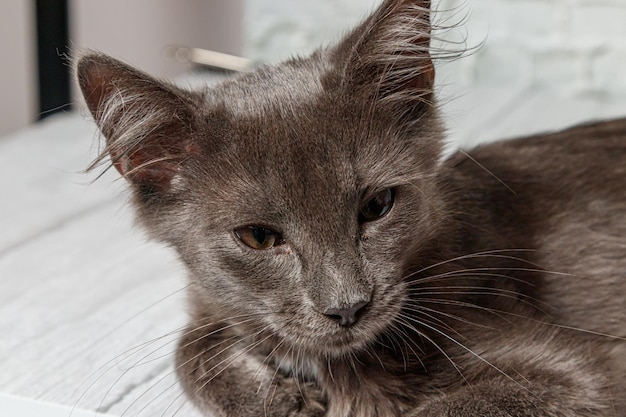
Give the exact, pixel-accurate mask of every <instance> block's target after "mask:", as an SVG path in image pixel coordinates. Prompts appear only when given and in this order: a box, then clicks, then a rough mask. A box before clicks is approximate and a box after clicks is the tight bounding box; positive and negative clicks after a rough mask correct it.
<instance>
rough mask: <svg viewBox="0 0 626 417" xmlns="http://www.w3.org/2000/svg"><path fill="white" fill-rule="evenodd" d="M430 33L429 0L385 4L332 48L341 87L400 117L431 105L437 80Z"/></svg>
mask: <svg viewBox="0 0 626 417" xmlns="http://www.w3.org/2000/svg"><path fill="white" fill-rule="evenodd" d="M431 29H432V28H431V23H430V1H427V0H385V1H384V2H383V3H382V4H381V6H380V7H379V8H378V9H377V10H376V11H375V12H374V13H373V14H372V15H371V16H370V17H369V18H368V19H367V20H366V21H365V22H363V23H362V24H361V25H360V26H359V27H357V28H356V29H355V30H354V31H353V32H352V33H351V34H350V35H349V36H348V37H347V38H346V39H344V41H343V42H342V43H341V44H340V45H339V46H338V47H337V48H336V50H335V51H336V53H337V56H338V57H339V60H340V62H342V63H343V65H344V70H343V76H342V80H344V82H346V83H347V84H346V85H344V87H345V88H346V89H347V90H348V91H356V92H363V93H365V94H368V95H369V96H370V98H373V99H375V100H377V101H378V102H379V103H380V104H382V105H385V106H391V107H393V108H394V110H395V111H399V112H401V113H403V114H404V113H406V112H411V111H413V110H414V109H415V108H416V107H418V106H421V105H423V104H429V103H430V102H431V100H432V96H433V84H434V79H435V68H434V65H433V62H432V58H431V56H430V52H429V50H430V39H431ZM372 94H374V97H371V95H372Z"/></svg>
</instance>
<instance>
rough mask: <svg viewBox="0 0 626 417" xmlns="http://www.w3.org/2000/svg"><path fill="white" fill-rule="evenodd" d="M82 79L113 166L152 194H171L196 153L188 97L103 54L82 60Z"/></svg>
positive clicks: (104, 155) (100, 158)
mask: <svg viewBox="0 0 626 417" xmlns="http://www.w3.org/2000/svg"><path fill="white" fill-rule="evenodd" d="M77 76H78V82H79V85H80V88H81V90H82V93H83V96H84V98H85V101H86V102H87V106H88V108H89V111H90V112H91V114H92V115H93V117H94V119H95V121H96V123H97V124H98V126H99V128H100V130H101V131H102V134H103V135H104V136H105V138H106V149H105V152H103V153H102V154H101V155H100V157H99V158H98V159H97V160H96V161H95V162H94V164H92V166H91V168H93V167H94V166H96V165H98V164H99V163H101V162H102V161H103V159H104V158H105V157H106V154H107V153H108V154H109V156H110V158H111V161H112V164H113V166H115V168H116V169H117V170H118V171H119V172H120V174H122V176H124V177H125V178H126V179H127V180H129V181H130V182H131V183H132V184H133V185H135V186H136V187H137V188H138V189H139V191H141V192H145V193H148V194H153V193H159V192H163V191H165V190H167V189H168V187H169V185H170V183H171V181H172V179H173V178H174V176H175V175H176V173H177V172H178V170H179V166H180V163H181V162H182V161H183V160H184V159H185V158H187V157H188V156H189V155H190V153H193V150H194V149H195V148H196V147H194V146H193V145H192V143H191V139H192V137H191V135H192V129H191V126H192V125H193V123H194V111H193V108H194V107H193V102H192V100H191V97H190V95H189V93H186V92H184V91H183V90H180V89H177V88H176V87H173V86H171V85H168V84H165V83H163V82H160V81H157V80H155V79H154V78H152V77H150V76H148V75H146V74H144V73H142V72H140V71H137V70H135V69H134V68H132V67H130V66H128V65H126V64H124V63H122V62H120V61H117V60H115V59H113V58H110V57H108V56H106V55H103V54H99V53H91V54H87V55H84V56H82V57H81V58H80V59H79V60H78V63H77Z"/></svg>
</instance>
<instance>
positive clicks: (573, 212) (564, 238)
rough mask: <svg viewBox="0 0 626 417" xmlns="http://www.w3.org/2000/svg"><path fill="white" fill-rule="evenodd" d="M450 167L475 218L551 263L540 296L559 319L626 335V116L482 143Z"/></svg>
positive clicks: (537, 260) (544, 265) (541, 263)
mask: <svg viewBox="0 0 626 417" xmlns="http://www.w3.org/2000/svg"><path fill="white" fill-rule="evenodd" d="M446 165H447V166H446V168H447V169H448V172H450V176H451V179H449V180H448V181H450V182H451V183H452V184H454V186H453V188H454V189H455V190H456V192H453V193H452V194H453V195H454V197H452V198H453V199H457V200H458V199H460V200H462V201H457V204H459V203H460V204H465V205H466V207H468V211H469V212H468V213H467V214H466V215H467V216H468V217H469V218H468V221H470V222H473V223H474V224H480V225H481V227H484V228H485V229H486V230H492V231H493V233H497V234H499V235H500V237H501V238H502V240H504V241H507V242H510V244H511V246H513V247H516V248H518V249H524V250H529V251H531V255H529V257H530V259H531V261H532V262H534V263H536V264H537V265H538V266H539V267H540V268H542V269H545V270H546V271H548V272H546V273H544V274H542V279H541V280H540V282H539V284H538V286H539V288H538V291H537V292H536V294H537V295H538V297H539V298H540V299H541V301H542V302H545V303H546V304H547V305H549V306H550V307H551V313H552V315H553V317H554V320H556V321H557V322H559V323H561V324H564V325H567V326H573V327H577V328H584V329H587V330H593V331H597V332H602V333H609V334H611V335H616V336H621V337H626V328H625V326H624V323H626V308H624V306H626V119H622V120H614V121H607V122H599V123H592V124H586V125H581V126H577V127H574V128H571V129H567V130H564V131H561V132H557V133H551V134H545V135H538V136H533V137H527V138H522V139H517V140H511V141H503V142H498V143H494V144H489V145H485V146H481V147H478V148H476V149H474V150H472V151H470V152H468V153H467V154H464V153H459V154H457V155H455V156H453V157H452V158H451V159H449V160H448V161H446ZM476 230H478V228H477V229H476ZM493 249H498V248H493Z"/></svg>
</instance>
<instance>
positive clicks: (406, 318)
mask: <svg viewBox="0 0 626 417" xmlns="http://www.w3.org/2000/svg"><path fill="white" fill-rule="evenodd" d="M399 317H400V318H402V319H403V320H402V322H403V324H404V325H405V326H407V327H408V328H410V329H411V330H413V331H414V332H415V333H418V334H419V335H420V336H421V337H423V338H424V339H426V340H427V341H428V342H429V343H430V344H431V345H432V346H434V347H435V349H437V350H438V351H439V352H441V354H442V355H443V356H444V357H445V358H446V359H447V360H448V362H450V364H451V365H452V367H453V368H454V369H455V370H456V372H457V373H458V374H459V376H460V377H461V378H462V379H463V381H465V383H467V384H469V381H468V380H467V379H466V378H465V374H463V372H462V371H461V369H460V368H459V367H458V365H457V364H456V363H455V362H454V360H453V359H452V358H451V357H450V356H449V355H448V354H447V353H446V351H445V350H444V349H443V348H442V347H441V346H439V344H438V343H437V342H435V341H434V340H433V339H432V338H431V337H430V336H428V335H427V334H426V333H424V332H423V331H421V330H419V329H418V328H417V327H415V326H414V325H412V324H411V322H414V323H416V324H417V325H420V326H421V325H422V322H421V321H419V320H417V319H415V318H414V317H411V316H409V315H406V314H400V315H399ZM425 327H428V326H425Z"/></svg>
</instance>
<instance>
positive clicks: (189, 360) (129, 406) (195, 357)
mask: <svg viewBox="0 0 626 417" xmlns="http://www.w3.org/2000/svg"><path fill="white" fill-rule="evenodd" d="M245 316H249V315H245ZM234 317H240V316H234ZM251 320H252V319H248V320H245V321H242V322H240V323H230V324H229V325H226V326H223V327H220V328H218V329H216V330H214V331H212V332H211V335H212V334H215V333H218V332H220V331H224V330H227V329H230V328H232V327H234V326H235V325H237V324H245V323H247V322H249V321H251ZM214 324H215V323H207V324H204V325H201V326H196V327H195V328H193V329H191V330H189V331H188V332H186V333H185V335H189V334H192V333H194V332H195V331H197V330H198V329H203V328H205V327H207V326H212V325H214ZM209 336H210V334H208V333H205V334H203V335H202V336H201V337H199V338H196V339H194V340H192V341H190V342H188V343H186V344H185V345H182V346H184V347H188V346H190V345H192V344H193V343H197V342H199V341H201V340H202V339H204V338H206V337H209ZM231 340H235V342H233V343H232V345H230V346H231V347H232V346H234V345H235V344H236V343H237V337H236V336H231V337H229V338H226V339H224V340H222V341H220V342H218V343H216V344H214V345H213V347H214V348H216V347H219V346H220V345H221V344H223V343H227V342H229V341H231ZM203 354H204V352H202V351H201V352H199V353H198V354H196V355H195V356H193V357H191V358H188V359H187V360H186V361H185V362H183V363H181V364H179V365H178V366H176V367H175V368H174V369H173V370H171V371H170V372H167V373H165V374H164V375H163V376H161V377H160V378H158V379H157V380H156V381H154V382H153V383H152V384H151V385H150V386H149V387H148V388H147V389H146V390H144V392H143V393H141V394H140V395H139V396H137V397H136V398H135V399H134V400H133V401H132V402H131V403H130V404H129V405H128V406H127V407H126V408H125V409H124V411H123V412H122V414H121V416H122V417H123V416H124V415H125V414H126V413H127V412H129V411H130V409H131V408H132V407H134V406H135V404H137V403H138V402H139V401H140V400H141V399H142V398H143V397H145V396H146V395H147V394H148V392H150V391H151V390H153V389H154V388H156V387H157V386H158V385H159V384H160V383H161V382H162V381H164V380H165V379H166V378H168V377H169V376H170V375H172V374H174V373H175V372H177V371H178V369H180V368H181V367H183V366H184V365H186V364H188V363H189V362H191V361H193V360H195V359H198V358H199V357H200V356H202V355H203ZM116 382H119V379H118V381H116ZM174 385H175V384H172V385H170V386H168V387H167V388H166V389H164V390H162V391H161V392H159V393H158V394H157V395H156V396H155V397H154V398H158V397H160V396H161V395H162V394H164V393H165V392H166V391H168V390H169V389H171V388H172V387H173V386H174ZM152 401H154V399H153V400H152ZM152 401H150V402H148V403H147V404H146V405H145V406H144V408H145V407H147V406H148V405H149V404H150V403H151V402H152ZM142 410H143V408H142ZM140 412H141V410H140Z"/></svg>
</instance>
